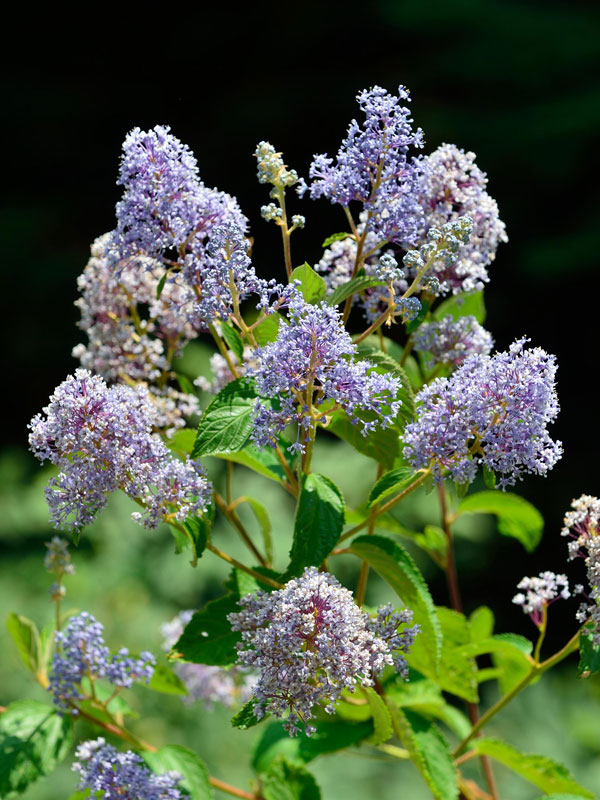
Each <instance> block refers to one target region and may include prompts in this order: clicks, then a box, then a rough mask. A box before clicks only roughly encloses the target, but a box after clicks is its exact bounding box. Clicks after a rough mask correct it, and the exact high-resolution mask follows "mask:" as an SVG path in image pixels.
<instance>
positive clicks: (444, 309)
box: [433, 292, 485, 325]
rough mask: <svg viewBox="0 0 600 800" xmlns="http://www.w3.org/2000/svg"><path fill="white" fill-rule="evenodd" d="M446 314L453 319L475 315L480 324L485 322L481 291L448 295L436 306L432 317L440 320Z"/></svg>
mask: <svg viewBox="0 0 600 800" xmlns="http://www.w3.org/2000/svg"><path fill="white" fill-rule="evenodd" d="M447 314H450V316H451V317H453V319H455V320H456V319H459V317H467V316H472V317H475V319H476V320H477V322H479V324H480V325H483V323H484V322H485V303H484V301H483V292H473V293H472V294H466V295H465V294H461V295H454V296H453V297H449V298H448V299H447V300H444V302H443V303H440V305H439V306H438V307H437V308H436V310H435V311H434V312H433V318H434V319H435V320H441V319H443V318H444V317H445V316H446V315H447Z"/></svg>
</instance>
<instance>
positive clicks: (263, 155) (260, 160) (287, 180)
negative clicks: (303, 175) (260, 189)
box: [254, 142, 298, 187]
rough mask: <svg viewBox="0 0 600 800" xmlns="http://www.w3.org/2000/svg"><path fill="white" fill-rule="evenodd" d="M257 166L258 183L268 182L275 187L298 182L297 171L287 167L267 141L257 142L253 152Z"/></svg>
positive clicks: (279, 154)
mask: <svg viewBox="0 0 600 800" xmlns="http://www.w3.org/2000/svg"><path fill="white" fill-rule="evenodd" d="M254 155H255V156H256V162H257V168H258V180H259V183H270V184H272V185H273V186H275V187H287V186H293V185H294V184H295V183H298V173H297V172H296V170H295V169H288V168H287V166H286V165H285V164H284V163H283V159H282V157H281V153H278V152H277V151H276V150H275V148H274V147H273V145H272V144H270V143H269V142H259V143H258V144H257V145H256V150H255V152H254Z"/></svg>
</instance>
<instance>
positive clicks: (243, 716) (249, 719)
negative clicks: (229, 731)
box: [231, 698, 269, 731]
mask: <svg viewBox="0 0 600 800" xmlns="http://www.w3.org/2000/svg"><path fill="white" fill-rule="evenodd" d="M255 705H256V700H255V699H254V698H250V700H248V702H247V703H245V705H243V706H242V707H241V708H240V710H239V711H238V712H237V714H235V715H234V716H233V717H232V718H231V724H232V725H233V727H234V728H239V729H240V730H241V731H246V730H248V728H253V727H254V726H255V725H258V724H259V723H260V722H263V720H265V719H267V718H268V717H269V714H265V715H264V717H261V718H260V719H258V718H257V717H256V716H255V714H254V706H255Z"/></svg>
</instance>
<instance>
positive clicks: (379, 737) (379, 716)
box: [365, 686, 393, 745]
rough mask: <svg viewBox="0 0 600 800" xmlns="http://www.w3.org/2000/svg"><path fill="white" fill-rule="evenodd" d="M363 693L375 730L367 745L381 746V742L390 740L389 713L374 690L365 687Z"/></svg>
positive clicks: (390, 722)
mask: <svg viewBox="0 0 600 800" xmlns="http://www.w3.org/2000/svg"><path fill="white" fill-rule="evenodd" d="M365 692H366V695H367V701H368V703H369V707H370V709H371V715H372V717H373V725H374V728H375V730H374V731H373V735H372V736H371V737H370V738H369V743H370V744H373V745H378V744H383V742H387V740H388V739H390V738H391V736H392V733H393V730H392V718H391V717H390V712H389V710H388V707H387V706H386V704H385V703H384V701H383V700H382V698H381V697H380V695H378V694H377V692H376V691H375V689H372V688H371V687H370V686H367V687H365Z"/></svg>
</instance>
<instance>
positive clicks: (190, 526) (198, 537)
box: [183, 503, 215, 567]
mask: <svg viewBox="0 0 600 800" xmlns="http://www.w3.org/2000/svg"><path fill="white" fill-rule="evenodd" d="M214 518H215V507H214V505H213V503H211V504H210V506H209V507H208V509H207V510H206V511H205V513H204V514H202V516H201V517H188V518H187V519H186V520H185V522H184V523H183V527H184V528H185V529H186V531H187V532H188V534H189V537H190V543H191V545H192V550H193V553H194V557H193V559H192V565H193V566H194V567H195V566H196V564H197V563H198V559H199V558H201V556H202V554H203V553H204V550H205V549H206V545H207V542H208V539H209V537H210V529H211V528H212V524H213V520H214Z"/></svg>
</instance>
